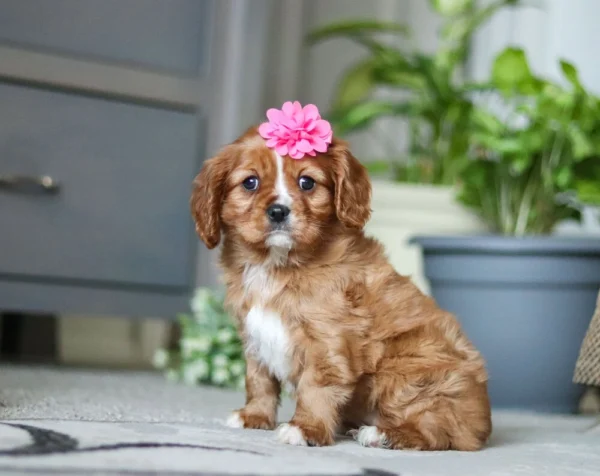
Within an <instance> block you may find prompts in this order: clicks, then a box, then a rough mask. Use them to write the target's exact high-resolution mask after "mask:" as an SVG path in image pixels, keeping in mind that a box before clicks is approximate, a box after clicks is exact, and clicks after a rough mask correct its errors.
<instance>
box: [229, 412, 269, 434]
mask: <svg viewBox="0 0 600 476" xmlns="http://www.w3.org/2000/svg"><path fill="white" fill-rule="evenodd" d="M225 424H226V425H227V426H228V427H230V428H246V429H254V430H273V429H274V428H275V418H274V417H270V416H269V415H265V414H263V413H258V412H250V411H246V410H245V409H242V410H238V411H235V412H233V413H232V414H231V415H230V416H229V418H228V419H227V422H226V423H225Z"/></svg>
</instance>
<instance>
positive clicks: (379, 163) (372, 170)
mask: <svg viewBox="0 0 600 476" xmlns="http://www.w3.org/2000/svg"><path fill="white" fill-rule="evenodd" d="M364 166H365V167H366V169H367V172H369V174H371V175H382V174H387V173H389V172H390V163H389V162H388V161H387V160H370V161H369V162H366V163H365V164H364Z"/></svg>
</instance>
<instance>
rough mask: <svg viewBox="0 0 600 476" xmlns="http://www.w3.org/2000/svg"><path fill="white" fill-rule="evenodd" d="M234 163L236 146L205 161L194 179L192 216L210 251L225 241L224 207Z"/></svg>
mask: <svg viewBox="0 0 600 476" xmlns="http://www.w3.org/2000/svg"><path fill="white" fill-rule="evenodd" d="M234 160H235V151H234V146H233V145H230V146H227V147H225V148H223V149H222V150H221V151H220V152H219V154H218V155H216V156H215V157H213V158H211V159H208V160H207V161H205V162H204V165H203V166H202V170H201V171H200V173H199V174H198V175H197V176H196V178H195V180H194V186H193V189H192V196H191V199H190V207H191V211H192V217H193V219H194V222H195V223H196V233H198V236H199V237H200V238H201V239H202V241H203V242H204V244H205V245H206V247H207V248H208V249H213V248H215V247H216V246H217V245H218V244H219V242H220V241H221V205H222V203H223V199H224V198H225V187H226V182H227V176H228V175H229V172H230V171H231V169H232V167H233V161H234Z"/></svg>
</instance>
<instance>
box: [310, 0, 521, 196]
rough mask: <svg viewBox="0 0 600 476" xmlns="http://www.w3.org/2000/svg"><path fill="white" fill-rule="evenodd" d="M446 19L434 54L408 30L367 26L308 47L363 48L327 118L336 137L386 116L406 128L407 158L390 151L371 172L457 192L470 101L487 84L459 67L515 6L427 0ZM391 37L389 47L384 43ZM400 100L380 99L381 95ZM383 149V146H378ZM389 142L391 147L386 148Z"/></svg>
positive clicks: (339, 28)
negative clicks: (487, 27) (482, 30)
mask: <svg viewBox="0 0 600 476" xmlns="http://www.w3.org/2000/svg"><path fill="white" fill-rule="evenodd" d="M430 3H431V5H432V6H433V8H434V10H435V11H436V12H437V13H438V14H439V15H441V16H442V18H443V20H444V21H443V25H442V28H441V30H440V45H439V48H438V49H437V51H436V52H435V53H433V54H426V53H423V52H421V51H419V50H416V49H415V48H413V47H410V46H408V47H407V48H401V47H398V46H396V45H395V44H394V43H396V44H397V43H398V41H397V40H398V39H401V40H409V39H410V30H409V28H408V27H407V26H405V25H401V24H397V23H388V22H380V21H370V20H355V21H344V22H341V23H333V24H329V25H325V26H324V27H321V28H318V29H316V30H314V31H313V32H311V33H310V34H309V36H308V41H309V44H313V45H314V44H317V43H321V42H323V41H326V40H329V39H332V38H345V39H349V40H351V41H353V42H354V43H357V44H358V45H360V46H361V47H363V48H365V50H366V52H367V55H366V56H365V57H364V58H362V59H361V60H360V61H359V62H357V63H356V64H354V65H352V67H350V68H349V69H348V70H347V71H346V72H345V73H344V75H343V77H342V78H341V80H340V82H339V84H338V87H337V93H336V97H335V99H334V101H333V104H332V105H331V111H329V114H328V115H327V116H328V119H329V120H330V121H331V123H332V126H333V128H334V130H335V133H336V134H339V135H342V136H344V135H347V134H350V133H353V132H357V131H360V130H363V129H366V128H367V127H369V126H371V125H372V124H373V123H374V122H375V121H377V120H379V119H381V118H383V117H401V118H403V119H407V120H408V123H409V146H408V151H407V153H406V154H405V155H401V154H400V151H398V150H395V148H392V149H391V150H389V152H388V153H389V158H390V160H386V161H384V162H383V163H382V162H381V161H375V162H373V161H372V162H370V163H368V164H367V166H368V167H370V169H371V171H372V172H376V171H386V172H387V171H391V173H392V174H393V177H394V179H396V180H398V181H403V182H418V183H430V184H444V185H453V184H454V183H455V180H456V177H457V175H458V173H459V171H460V170H461V168H462V167H463V166H464V165H465V163H466V161H467V151H468V148H469V132H468V130H467V124H468V123H469V121H470V115H471V113H472V109H473V103H472V101H471V98H470V95H471V93H472V92H473V91H478V90H481V89H486V88H487V87H488V85H486V84H477V83H474V82H471V81H468V80H465V79H464V78H463V75H462V67H463V64H464V61H465V59H466V58H467V55H468V52H469V45H470V41H471V38H472V36H473V33H474V32H475V31H476V30H477V29H478V28H479V27H480V26H481V25H482V24H483V23H484V22H486V21H487V20H488V19H490V17H492V16H493V15H494V14H495V13H496V12H497V11H498V10H500V9H501V8H504V7H506V6H511V5H515V4H517V3H518V0H495V1H492V2H491V3H488V4H487V6H484V7H477V5H476V3H477V2H475V0H430ZM382 35H383V36H391V38H390V39H391V40H392V41H384V40H387V39H385V38H384V39H382V38H381V36H382ZM382 91H384V92H388V93H392V95H393V96H395V97H398V96H399V94H398V93H401V95H402V97H401V98H400V99H381V92H382ZM381 142H382V143H385V142H386V141H385V140H382V141H381ZM387 142H389V141H387Z"/></svg>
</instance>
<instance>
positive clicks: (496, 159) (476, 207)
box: [414, 48, 600, 412]
mask: <svg viewBox="0 0 600 476" xmlns="http://www.w3.org/2000/svg"><path fill="white" fill-rule="evenodd" d="M561 67H562V72H563V75H564V79H565V82H566V83H567V84H568V85H567V86H566V87H563V86H561V85H559V84H555V83H553V82H551V81H548V80H544V79H541V78H539V77H536V76H535V75H533V74H532V72H531V70H530V68H529V65H528V62H527V58H526V55H525V53H524V52H523V51H522V50H521V49H517V48H508V49H506V50H505V51H503V52H502V53H501V54H499V55H498V57H497V58H496V60H495V63H494V65H493V71H492V84H493V86H494V88H495V91H496V97H497V98H501V100H502V101H501V102H499V103H497V104H501V105H502V106H503V107H501V108H495V110H494V108H492V107H490V105H489V104H490V103H487V104H486V103H483V104H482V103H478V104H477V106H476V108H475V109H474V112H473V114H472V115H471V121H470V124H469V126H468V129H469V134H470V137H471V138H472V144H471V148H470V151H469V163H468V165H467V166H466V167H464V168H463V169H461V171H460V173H459V177H458V179H459V187H460V188H459V192H458V199H459V200H460V202H461V203H463V204H464V205H465V206H467V207H469V208H470V209H472V210H473V211H475V212H476V213H477V214H478V215H479V216H480V217H481V218H482V219H483V220H484V221H485V223H486V224H487V226H488V228H489V229H490V230H491V231H492V233H491V234H487V235H481V236H469V237H457V236H454V237H452V236H445V237H439V236H437V237H432V236H421V237H416V238H415V240H414V241H415V242H416V243H419V244H420V245H421V247H422V249H423V255H424V267H425V274H426V276H427V279H428V281H429V283H430V285H431V289H432V294H433V297H434V298H435V299H436V300H437V301H438V302H439V304H440V305H441V306H442V307H445V308H446V309H448V310H449V311H451V312H453V313H455V314H456V315H457V316H458V317H459V319H460V321H461V322H462V324H463V326H464V328H465V331H466V333H467V334H468V335H469V337H470V338H471V339H472V340H473V341H474V343H475V345H477V346H478V347H479V349H480V350H481V352H482V354H483V355H484V357H485V358H486V360H487V363H488V367H489V372H490V394H491V399H492V405H494V406H497V407H516V408H524V409H532V410H539V411H559V412H571V411H575V410H576V408H577V403H578V399H579V397H580V395H581V391H582V389H581V388H580V387H578V386H576V385H574V384H572V375H573V370H574V366H575V362H576V360H577V356H578V352H579V348H580V346H581V343H582V340H583V337H584V335H585V332H586V329H587V326H588V325H589V322H590V319H591V316H592V314H593V310H594V307H595V301H596V297H597V295H598V289H599V288H600V236H598V235H596V236H595V237H594V236H589V237H587V238H585V237H567V236H560V235H558V234H556V232H555V230H556V229H557V224H559V223H560V222H561V221H562V220H564V219H579V218H580V217H581V212H580V210H581V208H582V206H585V209H590V207H593V206H598V205H600V100H599V99H598V98H597V97H596V96H594V95H593V94H591V93H589V92H588V91H587V90H586V89H585V88H584V86H583V85H582V84H581V82H580V80H579V78H578V74H577V71H576V69H575V68H574V67H573V65H571V64H569V63H567V62H565V61H562V62H561ZM574 204H578V205H579V206H574Z"/></svg>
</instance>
